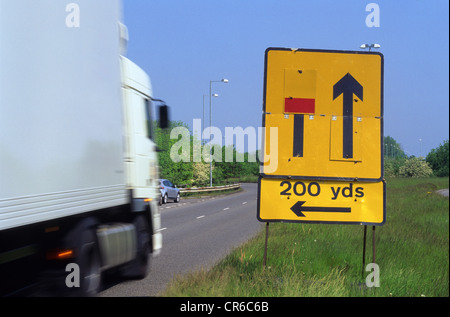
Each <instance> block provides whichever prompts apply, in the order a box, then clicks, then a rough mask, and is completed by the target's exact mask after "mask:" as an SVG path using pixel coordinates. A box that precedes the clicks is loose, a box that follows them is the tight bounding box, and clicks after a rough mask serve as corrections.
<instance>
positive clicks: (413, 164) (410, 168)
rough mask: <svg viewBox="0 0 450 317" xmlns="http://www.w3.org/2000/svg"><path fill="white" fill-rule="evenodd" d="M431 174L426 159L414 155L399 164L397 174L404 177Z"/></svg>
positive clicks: (431, 171)
mask: <svg viewBox="0 0 450 317" xmlns="http://www.w3.org/2000/svg"><path fill="white" fill-rule="evenodd" d="M432 174H433V170H432V169H431V167H430V166H429V165H428V163H427V162H426V161H423V160H421V159H420V158H417V157H414V158H410V159H409V160H406V162H405V164H403V165H402V166H400V169H399V175H400V176H404V177H414V178H419V177H429V176H431V175H432Z"/></svg>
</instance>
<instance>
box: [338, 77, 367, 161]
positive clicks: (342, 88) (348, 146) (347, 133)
mask: <svg viewBox="0 0 450 317" xmlns="http://www.w3.org/2000/svg"><path fill="white" fill-rule="evenodd" d="M363 90H364V89H363V86H361V84H360V83H359V82H358V81H357V80H356V79H355V78H353V76H352V75H350V73H347V74H346V75H345V76H344V77H342V78H341V79H340V80H339V81H338V82H337V83H336V84H335V85H334V86H333V100H335V99H336V98H337V97H339V96H340V95H342V94H343V95H344V111H343V118H344V146H343V157H344V158H353V94H355V95H356V96H357V97H358V98H359V99H361V101H363Z"/></svg>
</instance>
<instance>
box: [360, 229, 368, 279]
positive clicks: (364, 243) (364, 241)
mask: <svg viewBox="0 0 450 317" xmlns="http://www.w3.org/2000/svg"><path fill="white" fill-rule="evenodd" d="M366 236H367V226H364V238H363V258H362V274H361V275H362V278H363V279H364V272H365V268H366Z"/></svg>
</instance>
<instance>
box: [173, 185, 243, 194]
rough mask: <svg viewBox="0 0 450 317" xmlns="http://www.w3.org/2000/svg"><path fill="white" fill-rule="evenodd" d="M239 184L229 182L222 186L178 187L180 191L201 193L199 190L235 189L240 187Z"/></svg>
mask: <svg viewBox="0 0 450 317" xmlns="http://www.w3.org/2000/svg"><path fill="white" fill-rule="evenodd" d="M240 187H241V184H231V185H223V186H213V187H192V188H180V193H182V194H183V193H201V192H214V191H220V190H227V189H237V188H240Z"/></svg>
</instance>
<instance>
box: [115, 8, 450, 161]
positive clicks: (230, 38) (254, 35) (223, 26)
mask: <svg viewBox="0 0 450 317" xmlns="http://www.w3.org/2000/svg"><path fill="white" fill-rule="evenodd" d="M369 3H376V4H378V6H379V9H380V15H379V17H380V26H379V27H371V28H369V27H368V26H367V25H366V17H367V16H368V15H369V14H370V12H366V5H367V4H369ZM123 7H124V8H123V9H124V12H123V15H124V20H125V24H126V25H127V27H128V29H129V34H130V41H129V47H128V57H129V58H130V59H131V60H133V61H134V62H136V63H137V64H138V65H140V66H141V67H142V68H143V69H144V70H145V71H146V72H147V73H148V74H149V75H150V77H151V78H152V84H153V89H154V94H155V97H156V98H161V99H164V100H165V101H166V102H167V104H168V105H170V107H171V119H172V120H180V121H183V122H185V123H187V124H188V125H189V126H190V127H192V120H193V119H194V118H202V104H203V95H206V96H207V97H206V99H207V100H206V104H205V106H206V110H208V109H209V103H208V94H209V81H210V80H220V79H221V78H227V79H229V80H230V82H229V83H228V84H223V83H215V84H213V93H217V94H219V97H218V98H215V99H214V100H213V125H214V126H217V127H218V128H220V129H221V130H222V131H225V127H237V126H241V127H243V128H245V127H249V126H252V127H255V128H256V127H260V126H261V111H262V102H263V79H264V52H265V50H266V48H268V47H298V48H310V49H337V50H359V46H360V45H361V44H363V43H379V44H380V45H381V49H380V50H379V51H380V52H381V53H383V55H384V58H385V69H384V71H385V77H384V89H385V94H384V100H385V103H384V114H385V121H384V122H385V136H392V137H393V138H394V139H395V140H396V141H397V142H398V143H400V144H401V146H402V148H403V150H404V151H405V152H406V153H407V154H409V155H416V156H419V155H423V156H425V155H426V154H427V153H428V152H429V151H430V150H431V149H433V148H436V147H438V146H439V145H440V144H441V143H442V142H443V141H444V140H447V139H448V138H449V88H448V86H449V3H448V1H447V0H430V1H423V0H412V1H411V0H408V1H406V0H396V1H392V0H390V1H356V0H347V1H335V0H315V1H306V0H189V1H188V0H164V1H163V0H124V6H123ZM206 116H207V118H209V112H208V111H206ZM208 122H209V120H208V121H207V125H209V123H208ZM420 139H421V140H422V141H419V140H420Z"/></svg>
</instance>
